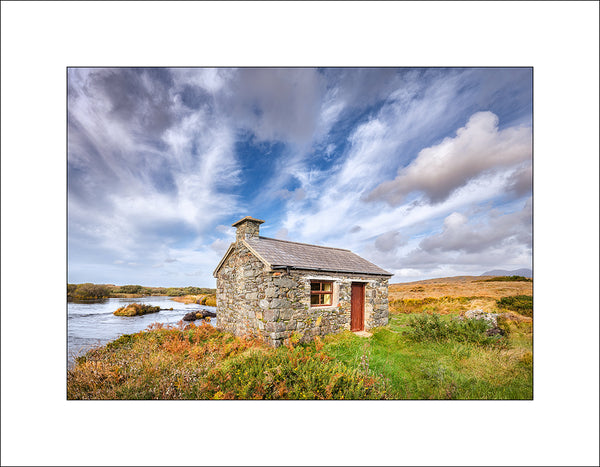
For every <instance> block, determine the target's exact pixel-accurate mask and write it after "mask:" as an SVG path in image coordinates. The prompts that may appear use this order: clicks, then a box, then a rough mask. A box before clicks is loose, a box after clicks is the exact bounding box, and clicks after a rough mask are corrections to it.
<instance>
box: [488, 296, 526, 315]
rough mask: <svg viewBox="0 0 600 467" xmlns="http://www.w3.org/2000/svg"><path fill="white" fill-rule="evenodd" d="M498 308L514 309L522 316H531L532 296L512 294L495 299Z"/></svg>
mask: <svg viewBox="0 0 600 467" xmlns="http://www.w3.org/2000/svg"><path fill="white" fill-rule="evenodd" d="M496 305H497V306H498V308H504V309H506V310H511V311H516V312H517V313H519V314H521V315H523V316H529V317H530V318H531V317H533V297H532V296H531V295H514V296H512V297H502V298H501V299H500V300H496Z"/></svg>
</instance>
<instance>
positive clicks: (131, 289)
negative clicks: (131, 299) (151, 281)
mask: <svg viewBox="0 0 600 467" xmlns="http://www.w3.org/2000/svg"><path fill="white" fill-rule="evenodd" d="M143 291H144V287H142V286H141V285H122V286H121V287H119V288H118V289H117V290H115V292H116V293H136V294H139V293H142V292H143Z"/></svg>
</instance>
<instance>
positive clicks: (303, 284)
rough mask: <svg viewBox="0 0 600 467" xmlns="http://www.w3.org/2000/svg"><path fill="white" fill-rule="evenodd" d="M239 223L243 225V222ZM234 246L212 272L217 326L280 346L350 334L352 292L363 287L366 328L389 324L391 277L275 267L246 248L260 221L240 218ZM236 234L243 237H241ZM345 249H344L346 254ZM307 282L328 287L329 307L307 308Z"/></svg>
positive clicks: (309, 305)
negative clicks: (295, 338) (357, 284)
mask: <svg viewBox="0 0 600 467" xmlns="http://www.w3.org/2000/svg"><path fill="white" fill-rule="evenodd" d="M242 221H243V222H242ZM242 221H239V222H238V223H236V224H234V226H236V225H237V226H238V232H237V235H236V242H235V243H233V244H232V245H231V246H230V247H229V249H228V250H227V253H226V254H225V256H224V258H223V260H222V261H221V263H220V264H219V266H218V267H217V269H216V270H215V273H214V275H215V277H216V278H217V328H218V329H220V330H224V331H228V332H231V333H233V334H235V335H237V336H242V335H250V336H253V337H256V338H259V339H261V340H263V341H265V342H266V343H268V344H270V345H273V346H279V345H281V344H282V343H283V342H284V341H285V339H288V338H290V337H291V336H292V335H293V334H294V333H297V334H298V335H299V337H300V340H301V341H309V340H311V339H313V338H314V337H315V336H321V335H326V334H331V333H337V332H340V331H344V330H350V317H351V316H350V315H351V288H352V283H353V282H360V283H363V284H365V289H364V290H365V302H364V329H365V330H366V331H368V330H370V329H373V328H375V327H379V326H385V325H387V324H388V281H389V277H390V276H391V274H389V273H385V271H383V270H381V269H379V270H381V271H383V272H384V273H385V275H384V274H365V273H359V272H357V273H352V272H334V271H323V270H311V269H297V268H292V267H286V268H283V267H281V266H278V267H277V268H273V267H272V265H271V264H269V263H268V262H267V261H265V259H264V258H261V257H260V256H259V255H257V254H256V252H255V251H253V249H252V248H251V247H250V245H249V243H250V242H248V241H246V239H248V238H256V237H258V227H259V225H260V223H262V221H258V220H255V219H252V218H244V219H242ZM240 230H241V231H242V233H240ZM346 251H347V250H346ZM311 281H329V282H331V283H332V296H331V297H332V298H331V305H326V306H311Z"/></svg>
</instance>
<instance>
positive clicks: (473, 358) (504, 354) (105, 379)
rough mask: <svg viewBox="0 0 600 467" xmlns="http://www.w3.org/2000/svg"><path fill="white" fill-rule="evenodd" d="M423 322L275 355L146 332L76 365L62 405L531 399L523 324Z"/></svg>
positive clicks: (222, 336)
mask: <svg viewBox="0 0 600 467" xmlns="http://www.w3.org/2000/svg"><path fill="white" fill-rule="evenodd" d="M432 316H433V315H430V314H428V313H414V314H406V313H401V314H393V315H391V316H390V324H389V325H388V326H386V327H383V328H379V329H375V330H373V332H372V336H371V337H368V338H364V337H359V336H357V335H355V334H354V333H351V332H344V333H341V334H337V335H330V336H325V337H323V338H317V339H315V340H314V341H313V342H311V343H307V344H300V345H293V344H294V343H293V342H289V343H288V346H287V347H286V346H284V347H280V348H278V349H273V348H269V347H265V346H264V345H263V344H261V343H260V342H258V341H255V340H252V339H241V338H236V337H234V336H232V335H231V334H228V333H224V332H220V331H218V330H216V329H215V328H213V327H212V326H208V325H205V324H202V325H200V326H195V325H184V324H182V323H181V324H179V325H177V326H164V325H153V326H151V328H150V329H149V330H148V331H147V332H138V333H136V334H132V335H125V336H122V337H120V338H119V339H117V340H116V341H114V342H111V343H109V344H107V345H106V346H104V347H101V348H98V349H95V350H93V351H92V352H89V353H88V354H87V355H85V356H83V357H81V358H79V359H78V360H77V365H76V366H75V367H73V368H72V369H70V370H69V372H68V378H67V390H68V398H69V399H532V397H533V377H532V372H533V354H532V342H531V341H532V329H531V321H530V320H529V321H526V320H515V321H509V322H503V323H502V327H503V335H496V336H488V335H487V334H485V333H484V329H483V328H481V327H480V326H479V327H478V326H470V325H468V324H467V325H465V324H460V323H459V322H458V321H456V318H457V316H456V315H455V316H451V315H444V316H442V315H435V316H436V317H437V318H435V319H434V318H432ZM444 330H446V331H447V332H446V331H444ZM441 331H444V332H441Z"/></svg>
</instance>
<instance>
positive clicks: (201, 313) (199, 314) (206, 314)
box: [183, 310, 217, 321]
mask: <svg viewBox="0 0 600 467" xmlns="http://www.w3.org/2000/svg"><path fill="white" fill-rule="evenodd" d="M216 316H217V314H216V313H213V312H212V311H208V310H197V311H190V312H189V313H188V314H186V315H185V316H184V317H183V320H184V321H196V320H197V319H204V318H215V317H216Z"/></svg>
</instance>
